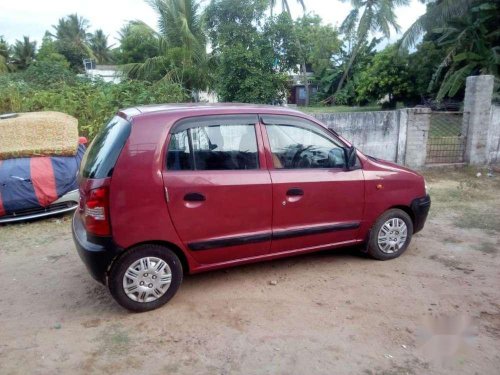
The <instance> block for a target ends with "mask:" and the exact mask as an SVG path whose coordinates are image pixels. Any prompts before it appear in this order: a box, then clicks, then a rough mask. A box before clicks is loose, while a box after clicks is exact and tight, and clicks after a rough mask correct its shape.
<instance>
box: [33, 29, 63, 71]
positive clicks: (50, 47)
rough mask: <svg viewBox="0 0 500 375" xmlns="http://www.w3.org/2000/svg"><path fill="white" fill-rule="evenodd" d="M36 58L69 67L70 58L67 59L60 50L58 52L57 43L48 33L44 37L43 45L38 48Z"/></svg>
mask: <svg viewBox="0 0 500 375" xmlns="http://www.w3.org/2000/svg"><path fill="white" fill-rule="evenodd" d="M36 60H37V61H47V62H54V63H59V64H61V65H63V66H65V67H66V68H69V62H68V60H66V58H65V57H64V56H63V55H61V54H60V53H59V52H57V46H56V43H55V42H54V41H53V40H52V37H51V36H50V35H48V34H46V35H45V36H44V37H43V39H42V45H41V46H40V48H39V49H38V52H37V55H36Z"/></svg>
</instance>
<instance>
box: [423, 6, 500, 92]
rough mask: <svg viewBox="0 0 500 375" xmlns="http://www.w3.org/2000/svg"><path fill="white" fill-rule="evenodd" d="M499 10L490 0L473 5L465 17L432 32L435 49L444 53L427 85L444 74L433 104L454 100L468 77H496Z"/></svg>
mask: <svg viewBox="0 0 500 375" xmlns="http://www.w3.org/2000/svg"><path fill="white" fill-rule="evenodd" d="M499 10H500V9H499V6H498V3H496V2H495V1H493V0H482V1H476V3H475V4H474V5H472V6H471V8H470V9H469V11H468V12H467V13H466V14H464V15H462V16H461V17H455V18H453V19H451V20H450V21H448V22H447V23H446V24H445V25H443V27H439V28H435V29H433V32H434V33H435V34H436V35H438V36H439V38H438V39H437V44H438V46H440V47H442V48H444V49H445V50H446V51H447V54H446V56H445V58H444V59H443V61H442V62H441V64H440V65H439V67H438V68H437V70H436V72H435V73H434V76H433V79H432V81H431V83H430V85H431V86H432V85H434V84H435V83H436V81H437V80H439V78H440V77H441V74H442V72H443V70H445V69H446V70H447V71H446V74H445V75H444V78H443V81H442V83H441V86H440V88H439V92H438V94H437V100H442V99H443V98H444V97H445V96H446V95H448V96H450V97H453V96H455V95H456V94H457V92H458V91H459V90H460V89H461V88H462V87H464V84H465V80H466V78H467V77H468V76H469V75H473V74H492V75H494V76H496V77H498V76H499V75H500V58H499V57H498V56H499V55H500V37H499V32H498V25H499V23H500V12H499Z"/></svg>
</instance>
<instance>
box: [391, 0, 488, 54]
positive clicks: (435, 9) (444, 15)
mask: <svg viewBox="0 0 500 375" xmlns="http://www.w3.org/2000/svg"><path fill="white" fill-rule="evenodd" d="M420 1H421V2H422V3H426V4H427V10H426V12H425V13H424V14H423V15H421V16H420V17H419V18H417V20H416V21H415V22H414V23H413V24H412V25H411V26H410V27H409V28H408V29H407V30H406V31H405V33H404V34H403V36H402V38H401V40H400V42H399V45H400V46H401V47H402V48H403V49H409V48H411V47H414V46H415V45H416V44H417V43H418V42H419V40H420V39H421V38H422V36H423V35H425V34H426V33H428V32H430V31H431V30H432V29H434V28H435V27H441V26H442V25H444V24H445V23H447V22H449V21H451V20H452V19H453V18H460V17H463V16H465V15H466V14H467V12H468V11H469V9H470V8H471V7H472V5H473V4H474V3H478V1H477V0H420ZM483 2H484V1H483Z"/></svg>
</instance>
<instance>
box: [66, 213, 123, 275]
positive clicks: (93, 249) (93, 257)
mask: <svg viewBox="0 0 500 375" xmlns="http://www.w3.org/2000/svg"><path fill="white" fill-rule="evenodd" d="M72 232H73V242H74V243H75V246H76V250H77V251H78V255H79V256H80V258H81V259H82V261H83V263H84V264H85V266H86V267H87V270H88V271H89V273H90V275H91V276H92V277H93V278H94V279H96V280H97V281H99V282H100V283H103V284H105V283H106V274H107V271H108V268H109V266H110V265H111V263H112V262H113V259H114V258H115V257H116V255H117V254H118V253H120V252H121V251H122V249H121V248H120V247H118V246H116V245H115V244H114V242H113V241H112V240H111V239H108V238H106V239H103V240H102V244H97V243H94V242H90V241H89V240H88V239H87V232H86V230H85V227H84V226H83V222H82V219H81V218H80V214H79V213H78V212H75V214H74V215H73V223H72Z"/></svg>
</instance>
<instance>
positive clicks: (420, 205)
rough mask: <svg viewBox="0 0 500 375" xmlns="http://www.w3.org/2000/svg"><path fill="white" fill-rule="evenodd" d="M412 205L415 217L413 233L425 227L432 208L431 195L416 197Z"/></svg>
mask: <svg viewBox="0 0 500 375" xmlns="http://www.w3.org/2000/svg"><path fill="white" fill-rule="evenodd" d="M410 207H411V210H412V211H413V216H414V219H415V221H414V223H413V233H417V232H420V231H421V230H422V229H423V228H424V225H425V221H426V220H427V215H428V214H429V209H430V208H431V197H430V196H429V194H427V195H426V196H425V197H422V198H417V199H414V200H413V201H412V202H411V206H410Z"/></svg>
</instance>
